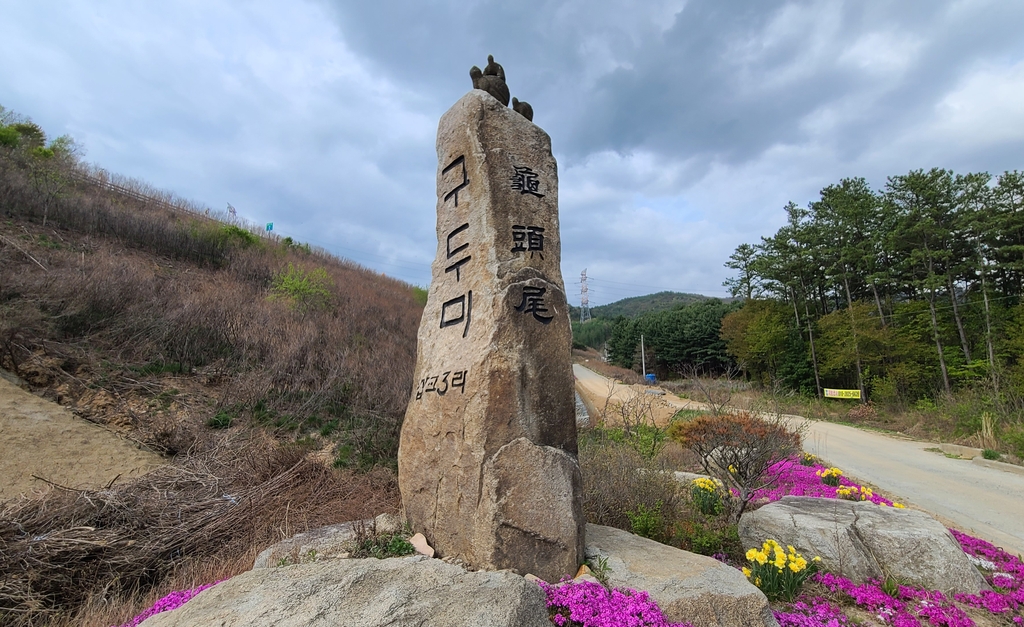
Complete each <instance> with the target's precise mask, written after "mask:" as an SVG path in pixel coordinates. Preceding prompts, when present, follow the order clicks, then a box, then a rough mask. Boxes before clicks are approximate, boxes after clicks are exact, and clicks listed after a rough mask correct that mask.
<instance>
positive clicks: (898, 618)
mask: <svg viewBox="0 0 1024 627" xmlns="http://www.w3.org/2000/svg"><path fill="white" fill-rule="evenodd" d="M818 582H819V583H821V584H822V585H823V586H824V587H825V588H826V589H828V590H830V591H832V592H839V593H842V594H844V595H846V596H847V597H849V598H850V599H852V600H853V602H854V603H856V604H857V605H858V606H860V607H863V608H864V609H866V610H867V611H869V612H871V613H872V614H874V615H876V616H877V617H878V619H879V620H881V621H882V622H884V623H887V624H890V625H894V626H895V627H920V625H922V623H921V621H920V620H918V619H919V618H924V619H926V620H927V621H928V622H929V623H931V624H932V625H936V626H939V627H973V625H974V621H973V620H971V618H970V617H969V616H968V615H967V614H966V613H965V612H964V611H963V610H962V609H960V608H959V607H957V606H956V605H954V604H953V603H952V601H950V600H949V599H948V598H946V596H945V595H944V594H942V593H941V592H939V591H938V590H932V591H928V590H919V589H917V588H911V587H909V586H897V588H896V590H895V594H893V595H892V596H890V595H888V594H886V593H885V591H883V590H882V588H881V586H879V585H878V583H877V582H868V583H862V584H855V583H853V582H851V581H850V580H849V579H846V578H845V577H838V576H836V575H832V574H830V573H824V574H822V575H819V576H818Z"/></svg>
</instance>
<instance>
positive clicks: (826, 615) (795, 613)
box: [772, 597, 854, 627]
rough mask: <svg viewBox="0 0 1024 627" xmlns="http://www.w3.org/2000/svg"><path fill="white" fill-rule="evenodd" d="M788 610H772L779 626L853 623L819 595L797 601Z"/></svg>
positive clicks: (841, 626) (844, 625) (848, 626)
mask: <svg viewBox="0 0 1024 627" xmlns="http://www.w3.org/2000/svg"><path fill="white" fill-rule="evenodd" d="M789 610H790V611H788V612H772V613H773V614H775V620H777V621H779V627H852V626H853V624H854V623H853V622H851V621H850V619H848V618H847V617H846V615H845V614H844V613H843V611H842V610H841V609H840V608H838V607H835V606H834V605H832V604H831V603H829V602H828V601H826V600H825V599H822V598H821V597H813V598H811V599H807V600H803V601H797V602H796V603H793V605H792V606H791V607H790V608H789Z"/></svg>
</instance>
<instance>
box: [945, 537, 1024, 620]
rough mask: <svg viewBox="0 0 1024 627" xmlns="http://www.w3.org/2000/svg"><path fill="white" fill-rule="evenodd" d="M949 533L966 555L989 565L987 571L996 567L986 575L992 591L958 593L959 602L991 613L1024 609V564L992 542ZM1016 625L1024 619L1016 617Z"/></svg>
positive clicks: (1014, 618) (956, 596)
mask: <svg viewBox="0 0 1024 627" xmlns="http://www.w3.org/2000/svg"><path fill="white" fill-rule="evenodd" d="M949 532H950V533H952V534H953V537H954V538H956V540H957V542H959V543H960V546H961V547H962V548H963V550H964V553H967V554H968V555H970V556H971V557H974V558H977V559H978V560H981V561H984V562H987V564H986V568H988V567H989V566H991V567H994V568H993V570H992V571H991V573H989V574H987V575H986V576H985V579H986V580H987V581H988V583H989V584H990V585H991V586H992V588H993V589H992V590H982V591H981V593H979V594H957V595H955V598H956V600H957V601H960V602H961V603H965V604H967V605H970V606H972V607H978V608H983V609H985V610H987V611H989V612H990V613H992V614H1006V613H1008V612H1020V611H1021V610H1024V562H1021V560H1020V558H1019V557H1017V556H1016V555H1012V554H1010V553H1007V552H1006V551H1004V550H1003V549H1001V548H999V547H997V546H995V545H993V544H992V543H990V542H986V541H984V540H982V539H980V538H975V537H973V536H969V535H967V534H966V533H963V532H960V531H957V530H956V529H950V530H949ZM1013 623H1014V624H1015V625H1024V618H1022V617H1021V616H1019V615H1018V616H1014V617H1013Z"/></svg>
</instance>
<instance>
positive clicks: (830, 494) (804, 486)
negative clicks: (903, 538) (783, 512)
mask: <svg viewBox="0 0 1024 627" xmlns="http://www.w3.org/2000/svg"><path fill="white" fill-rule="evenodd" d="M826 469H827V467H826V466H822V465H821V464H816V465H814V466H802V465H800V461H799V458H797V457H793V458H789V459H784V460H781V461H778V462H776V463H775V464H773V465H772V466H770V467H769V469H768V474H769V476H772V477H776V481H775V484H774V485H773V486H772V487H770V488H765V489H762V490H757V491H756V492H755V493H754V500H758V499H767V500H769V501H777V500H779V499H781V498H782V497H784V496H813V497H817V498H826V499H834V498H837V497H836V490H838V489H839V488H854V489H856V490H860V488H861V486H860V485H859V484H857V483H854V482H853V481H851V480H850V479H849V478H848V477H839V485H838V486H830V485H825V484H824V483H822V482H821V477H819V476H818V475H817V474H816V473H818V472H821V471H822V470H826ZM867 500H869V501H871V502H872V503H875V504H876V505H880V504H884V505H888V506H890V507H892V501H890V500H889V499H887V498H884V497H882V496H879V495H877V494H872V495H871V497H870V498H868V499H867Z"/></svg>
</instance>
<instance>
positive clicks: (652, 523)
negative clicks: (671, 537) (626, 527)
mask: <svg viewBox="0 0 1024 627" xmlns="http://www.w3.org/2000/svg"><path fill="white" fill-rule="evenodd" d="M661 509H662V503H661V501H658V502H657V503H655V504H654V507H650V508H649V507H647V506H646V505H644V504H643V503H640V504H639V505H637V506H636V509H635V510H632V511H628V512H626V517H627V518H629V524H630V526H631V527H632V530H633V533H635V534H636V535H638V536H643V537H645V538H650V539H652V540H659V541H660V538H661V537H662V536H663V532H664V528H665V522H664V518H663V516H662V513H661Z"/></svg>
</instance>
